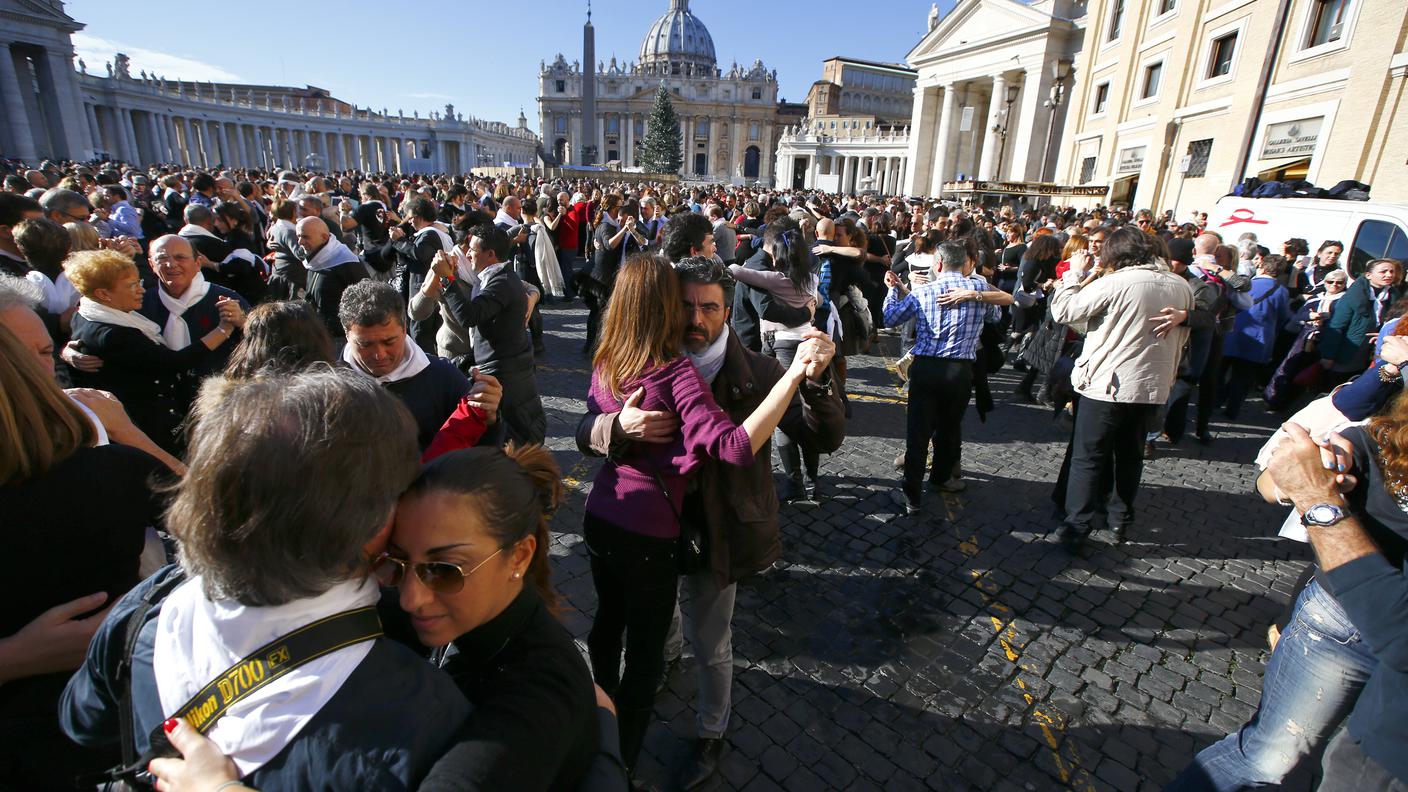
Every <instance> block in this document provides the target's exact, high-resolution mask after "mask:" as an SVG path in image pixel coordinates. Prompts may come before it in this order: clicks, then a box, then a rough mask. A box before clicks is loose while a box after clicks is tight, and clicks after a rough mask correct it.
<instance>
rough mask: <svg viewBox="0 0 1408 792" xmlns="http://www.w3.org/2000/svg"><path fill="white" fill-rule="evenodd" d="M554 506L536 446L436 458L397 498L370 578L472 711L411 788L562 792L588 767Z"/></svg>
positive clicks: (592, 707) (589, 749) (550, 469)
mask: <svg viewBox="0 0 1408 792" xmlns="http://www.w3.org/2000/svg"><path fill="white" fill-rule="evenodd" d="M561 498H562V477H561V474H560V473H559V471H558V467H557V463H556V462H555V461H553V458H552V454H551V453H550V452H549V451H548V450H547V449H545V448H543V447H542V446H540V445H528V446H523V447H519V448H515V447H514V446H512V445H510V446H509V447H508V448H507V450H505V451H501V450H499V449H497V448H470V449H466V450H463V451H455V452H452V453H449V454H445V455H444V456H441V457H438V458H436V459H435V460H434V461H432V462H431V463H430V464H428V465H426V466H425V467H424V468H422V469H421V472H420V475H419V476H417V477H416V479H415V481H413V482H412V483H411V486H410V487H409V488H408V489H407V490H406V492H405V493H404V494H402V495H401V500H400V503H399V504H398V505H397V509H396V523H395V527H394V528H393V530H392V533H391V538H390V541H389V542H388V544H387V548H386V552H384V553H382V554H381V555H380V556H378V557H377V558H376V559H375V560H374V561H373V563H372V571H373V572H374V573H375V574H376V576H377V578H378V579H379V581H380V582H381V584H382V585H383V586H388V587H390V586H395V587H397V588H398V589H399V595H400V604H401V608H402V609H403V610H404V611H405V612H406V613H407V614H408V615H409V616H410V620H411V626H412V627H413V628H414V629H415V632H416V636H417V637H418V638H419V639H420V642H421V643H422V644H424V645H425V646H427V647H431V661H432V662H433V663H435V664H436V665H437V666H439V667H440V668H441V669H443V670H444V671H445V672H446V673H448V674H449V675H450V676H451V677H452V678H453V679H454V681H455V684H456V685H457V686H458V687H459V689H460V691H461V692H462V693H464V695H465V698H467V699H469V701H470V703H471V704H472V705H473V717H471V718H470V719H469V721H468V722H466V724H465V725H464V727H462V729H461V730H460V732H459V734H458V735H457V737H456V739H455V742H454V744H453V745H452V746H451V747H450V749H449V751H448V752H446V754H445V755H444V756H443V757H442V758H441V759H440V760H439V761H438V762H437V763H436V764H435V766H434V768H433V769H432V770H431V772H430V775H429V776H427V778H426V780H425V781H424V783H423V784H422V785H421V786H420V789H423V790H426V789H445V790H448V789H455V790H481V789H482V790H497V789H515V790H571V789H576V788H577V787H578V785H579V783H580V782H581V781H582V779H583V778H584V777H585V776H586V774H587V771H588V770H589V769H590V768H591V766H592V762H593V759H594V758H595V757H596V754H597V749H598V733H599V726H598V721H597V715H596V711H597V704H596V693H595V688H594V686H593V683H592V676H591V672H589V671H588V670H587V664H586V662H585V661H583V659H582V656H581V653H579V652H578V651H577V647H576V645H575V644H574V643H573V642H572V636H571V635H570V634H568V632H567V630H566V628H564V627H563V626H562V624H561V623H559V622H558V621H557V619H556V618H555V617H554V615H553V611H554V608H555V605H556V596H555V595H554V594H553V590H552V585H551V583H550V581H549V578H550V570H549V568H548V541H549V540H548V519H549V517H550V516H551V515H552V512H553V510H554V509H555V508H556V506H557V504H558V502H559V501H560V500H561Z"/></svg>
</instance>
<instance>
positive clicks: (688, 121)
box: [681, 116, 694, 176]
mask: <svg viewBox="0 0 1408 792" xmlns="http://www.w3.org/2000/svg"><path fill="white" fill-rule="evenodd" d="M681 120H682V121H683V122H684V172H685V175H686V176H693V175H694V116H681Z"/></svg>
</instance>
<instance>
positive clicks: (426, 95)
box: [406, 93, 455, 102]
mask: <svg viewBox="0 0 1408 792" xmlns="http://www.w3.org/2000/svg"><path fill="white" fill-rule="evenodd" d="M406 95H407V96H409V97H410V98H412V99H444V100H445V101H447V102H448V101H450V100H451V99H454V98H455V97H453V96H450V95H449V94H442V93H413V94H406Z"/></svg>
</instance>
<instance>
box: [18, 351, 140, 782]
mask: <svg viewBox="0 0 1408 792" xmlns="http://www.w3.org/2000/svg"><path fill="white" fill-rule="evenodd" d="M97 437H98V435H97V429H96V428H95V426H94V424H93V422H92V421H91V420H90V419H89V418H88V416H87V415H86V414H85V413H84V412H83V410H82V409H81V408H80V407H79V406H78V405H77V404H76V403H74V401H72V400H71V399H69V397H68V396H66V395H65V394H64V392H63V391H62V390H61V389H60V388H59V386H58V384H57V383H55V382H54V377H53V374H52V373H51V372H48V371H45V370H44V368H43V366H42V365H41V364H40V362H39V360H38V359H37V358H36V356H35V355H34V353H33V352H32V351H30V350H29V349H27V348H26V347H25V346H24V345H23V344H22V343H21V342H20V340H19V339H18V338H17V337H16V336H15V334H14V333H12V332H11V331H10V330H9V328H7V327H5V326H4V325H0V515H4V531H5V539H6V545H7V547H8V549H9V551H10V552H11V553H13V554H14V556H13V557H14V558H17V559H30V560H32V561H33V563H21V564H16V565H15V566H14V568H13V569H12V570H11V571H10V573H9V574H8V575H7V580H6V597H5V608H4V610H3V612H2V613H3V615H0V636H4V637H3V638H0V684H3V685H4V689H5V696H4V698H3V701H0V735H4V736H5V737H6V738H7V739H0V778H5V779H6V780H7V781H9V782H11V783H13V784H15V785H16V786H17V787H20V788H26V789H47V788H51V787H52V786H53V785H54V780H55V776H54V772H55V770H56V768H61V769H62V770H63V771H64V772H67V773H70V774H81V773H85V772H96V771H98V770H101V769H103V768H104V767H107V766H110V765H112V764H114V763H115V762H114V760H115V759H116V758H117V757H116V756H115V755H110V754H109V752H107V751H99V750H86V749H81V748H79V747H78V746H76V745H73V744H72V743H70V742H69V741H68V739H67V738H65V737H64V736H63V735H62V734H61V733H60V731H59V722H58V705H59V697H60V695H61V694H62V692H63V689H64V683H65V682H66V681H67V680H68V676H69V674H70V673H71V672H72V671H73V670H74V669H76V668H78V667H79V665H81V664H82V662H83V656H84V652H85V650H86V649H87V646H88V639H89V638H90V637H91V636H92V635H93V633H94V632H95V631H96V630H97V628H98V625H99V622H100V621H101V615H100V616H99V617H98V618H88V619H82V620H78V617H80V616H83V615H91V614H93V613H94V612H95V611H97V610H98V609H100V608H101V607H102V606H103V605H104V604H106V603H111V602H114V601H116V599H117V598H118V597H120V596H122V595H123V594H124V593H126V592H127V590H128V589H130V588H132V587H133V586H135V585H136V584H137V581H138V573H137V570H138V566H139V558H140V556H141V553H142V546H143V543H144V541H145V539H146V529H147V528H148V526H155V525H157V524H158V523H159V520H160V512H161V507H160V503H159V500H158V498H157V497H156V496H155V495H154V494H153V487H152V483H151V482H152V480H153V479H154V478H155V476H157V475H158V474H159V473H161V472H163V471H165V469H166V468H165V467H164V466H163V465H162V464H161V463H160V462H158V461H157V460H156V459H155V458H154V457H152V456H150V455H148V454H146V453H144V452H142V451H140V450H138V449H136V448H132V447H131V446H125V445H116V444H111V445H107V444H105V445H95V443H96V442H97ZM40 559H49V560H48V561H43V562H41V561H40Z"/></svg>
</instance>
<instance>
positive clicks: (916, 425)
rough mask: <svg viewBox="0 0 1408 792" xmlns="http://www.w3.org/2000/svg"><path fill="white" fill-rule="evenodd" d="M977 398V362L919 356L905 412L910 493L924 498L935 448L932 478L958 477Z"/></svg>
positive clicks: (906, 486)
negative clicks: (967, 414) (966, 421)
mask: <svg viewBox="0 0 1408 792" xmlns="http://www.w3.org/2000/svg"><path fill="white" fill-rule="evenodd" d="M972 396H973V361H971V360H958V359H955V358H937V357H931V356H929V355H915V357H914V363H913V364H911V365H910V367H909V408H908V410H907V411H906V413H905V447H904V492H905V494H906V495H908V496H909V497H910V498H912V499H914V500H916V501H917V500H919V498H920V488H919V485H920V483H921V482H922V481H923V480H924V459H925V457H927V456H928V454H929V444H930V443H933V446H934V461H933V462H932V463H931V464H930V468H929V480H930V481H932V482H934V483H935V484H941V483H943V482H945V481H948V480H949V479H950V478H952V477H953V471H954V469H955V467H956V466H957V465H958V459H959V456H960V455H961V453H962V450H963V413H964V411H965V410H967V409H968V400H969V399H971V398H972Z"/></svg>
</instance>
